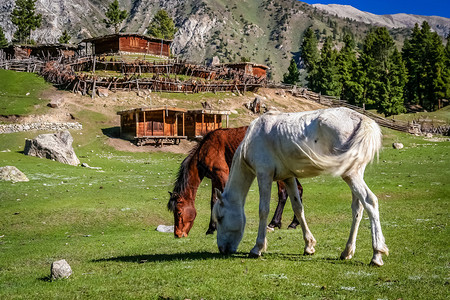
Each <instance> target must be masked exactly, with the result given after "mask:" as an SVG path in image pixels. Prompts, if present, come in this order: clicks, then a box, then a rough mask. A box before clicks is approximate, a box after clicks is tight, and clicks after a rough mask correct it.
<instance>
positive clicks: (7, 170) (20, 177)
mask: <svg viewBox="0 0 450 300" xmlns="http://www.w3.org/2000/svg"><path fill="white" fill-rule="evenodd" d="M0 180H3V181H12V182H13V183H16V182H20V181H30V180H29V179H28V177H27V176H26V175H25V174H24V173H22V172H21V171H20V170H19V169H17V168H16V167H14V166H5V167H0Z"/></svg>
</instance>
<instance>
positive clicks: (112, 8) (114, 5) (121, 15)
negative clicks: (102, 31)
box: [103, 0, 128, 33]
mask: <svg viewBox="0 0 450 300" xmlns="http://www.w3.org/2000/svg"><path fill="white" fill-rule="evenodd" d="M105 15H106V17H107V19H103V23H105V24H106V27H107V28H109V27H114V33H119V31H120V24H121V23H122V22H123V20H125V19H126V18H127V17H128V12H127V11H126V10H120V8H119V2H118V1H117V0H114V1H113V2H111V3H110V4H109V6H108V10H107V11H106V14H105Z"/></svg>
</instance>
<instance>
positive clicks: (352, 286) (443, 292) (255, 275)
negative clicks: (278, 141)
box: [0, 98, 450, 299]
mask: <svg viewBox="0 0 450 300" xmlns="http://www.w3.org/2000/svg"><path fill="white" fill-rule="evenodd" d="M1 99H3V98H1ZM2 102H3V101H2ZM89 120H91V123H86V122H89ZM102 120H103V119H102V116H101V115H95V116H86V118H84V119H83V121H84V122H85V123H84V124H83V128H84V129H83V131H82V132H81V133H82V134H80V132H79V131H73V132H72V135H73V137H74V143H73V145H74V148H75V151H76V153H77V155H78V157H79V158H80V160H81V162H86V163H88V164H89V165H90V166H94V167H101V168H102V169H101V170H93V169H87V168H82V167H74V166H69V165H64V164H60V163H57V162H53V161H50V160H45V159H39V158H34V157H28V156H25V155H23V154H22V153H21V151H22V150H23V147H24V139H25V138H33V137H35V136H36V135H37V134H38V133H37V132H27V133H14V134H1V135H0V166H5V165H14V166H16V167H17V168H19V169H20V170H21V171H23V172H24V173H25V174H26V175H27V176H28V177H29V179H30V181H29V182H22V183H15V184H13V183H10V182H0V299H46V298H51V299H53V298H61V299H72V298H89V299H91V298H93V299H96V298H102V299H103V298H114V299H133V298H139V299H186V298H189V299H304V298H306V299H308V298H309V299H344V298H349V299H400V298H401V299H448V295H449V287H450V285H449V281H450V272H449V270H450V269H449V268H450V252H449V249H450V232H449V228H448V221H449V216H450V215H449V212H450V210H449V208H450V207H449V203H450V196H449V195H450V189H449V178H450V161H449V158H448V157H449V153H450V142H449V141H446V140H443V141H440V142H430V141H427V140H424V138H423V137H415V136H411V135H407V134H403V133H398V132H394V131H391V130H383V132H384V149H383V151H382V152H381V154H380V158H379V161H378V162H374V163H373V164H372V165H370V166H368V168H367V171H366V176H365V177H366V181H367V183H368V185H369V186H370V187H371V189H372V190H373V192H374V193H375V194H376V195H377V196H378V198H379V202H380V214H381V225H382V229H383V233H384V235H385V237H386V243H387V245H388V247H389V250H390V255H389V256H388V257H385V258H384V262H385V265H384V266H383V267H380V268H377V267H370V266H369V262H370V259H371V257H372V247H371V239H370V228H369V221H368V219H367V214H365V215H364V217H363V220H362V222H361V226H360V230H359V235H358V240H357V250H356V255H355V257H354V258H353V259H352V260H349V261H341V260H339V259H338V257H339V255H340V253H341V251H342V250H343V247H344V245H345V242H346V240H347V238H348V234H349V230H350V224H351V208H350V204H351V195H350V190H349V189H348V187H347V185H346V184H345V183H344V182H343V181H342V180H341V179H339V178H333V177H330V176H320V177H316V178H310V179H304V180H302V184H303V186H304V203H305V210H306V211H305V212H306V218H307V221H308V223H309V226H310V229H311V231H312V232H313V234H314V235H315V238H316V239H317V242H318V244H317V246H316V254H315V255H314V256H303V255H302V253H303V246H304V243H303V240H302V237H301V230H300V229H297V230H287V229H285V227H286V226H287V225H288V224H289V221H290V220H291V218H292V216H293V213H292V210H291V208H290V207H288V206H289V205H287V208H286V211H285V214H284V219H283V220H284V228H283V229H281V230H276V231H275V232H272V233H269V234H268V241H269V247H268V252H267V253H265V254H264V255H263V256H262V257H261V258H259V259H250V258H248V257H247V253H248V252H249V251H250V249H251V248H252V247H253V245H254V243H255V239H256V232H257V225H258V216H257V211H258V192H257V185H256V183H255V184H254V185H253V186H252V188H251V190H250V192H249V195H248V199H247V204H246V215H247V225H246V231H245V234H244V238H243V240H242V242H241V244H240V246H239V249H238V251H239V252H238V254H236V255H232V256H229V257H224V256H222V255H220V254H219V253H218V250H217V245H216V240H215V235H214V236H206V235H205V232H206V229H207V226H208V223H209V197H210V190H211V183H210V181H209V180H204V181H203V183H202V185H201V187H200V189H199V191H198V195H197V203H196V206H197V210H198V215H197V219H196V222H195V224H194V227H193V228H192V230H191V233H190V235H189V237H188V238H183V239H175V238H174V237H173V235H172V234H168V233H160V232H157V231H155V228H156V226H157V225H159V224H166V225H171V224H172V222H173V216H172V215H171V214H170V213H169V212H168V211H167V209H166V204H167V201H168V193H167V192H168V191H171V190H172V185H173V182H174V180H175V177H176V173H177V170H178V167H179V165H180V163H181V161H182V160H183V158H184V155H180V154H171V153H162V152H156V153H129V152H120V151H116V150H114V149H113V148H111V147H109V146H107V145H106V144H105V142H106V139H107V137H105V136H104V135H102V134H101V129H102V127H101V126H102V125H101V124H102ZM397 141H399V142H402V143H403V144H404V145H405V148H404V149H402V150H394V149H393V148H392V147H391V144H392V143H393V142H397ZM78 145H79V146H78ZM7 150H9V151H8V152H4V151H7ZM272 198H273V201H272V203H271V205H272V212H273V210H274V208H275V206H276V201H275V200H276V194H275V191H273V197H272ZM59 259H66V260H67V261H68V263H69V264H70V265H71V267H72V270H73V275H72V276H71V277H70V278H68V279H65V280H58V281H50V280H49V275H50V265H51V263H52V262H53V261H55V260H59Z"/></svg>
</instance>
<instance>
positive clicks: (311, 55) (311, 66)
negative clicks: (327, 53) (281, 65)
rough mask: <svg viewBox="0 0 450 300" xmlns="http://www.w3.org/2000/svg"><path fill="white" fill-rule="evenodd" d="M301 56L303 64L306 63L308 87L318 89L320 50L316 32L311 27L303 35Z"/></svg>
mask: <svg viewBox="0 0 450 300" xmlns="http://www.w3.org/2000/svg"><path fill="white" fill-rule="evenodd" d="M301 58H302V61H303V64H304V65H305V68H306V72H307V73H308V75H307V78H306V79H307V81H308V87H309V88H310V89H312V90H316V87H317V84H316V82H315V80H316V72H317V63H318V61H319V50H318V49H317V38H316V34H315V33H314V31H313V30H312V28H311V27H309V28H308V29H306V31H305V33H304V35H303V42H302V45H301Z"/></svg>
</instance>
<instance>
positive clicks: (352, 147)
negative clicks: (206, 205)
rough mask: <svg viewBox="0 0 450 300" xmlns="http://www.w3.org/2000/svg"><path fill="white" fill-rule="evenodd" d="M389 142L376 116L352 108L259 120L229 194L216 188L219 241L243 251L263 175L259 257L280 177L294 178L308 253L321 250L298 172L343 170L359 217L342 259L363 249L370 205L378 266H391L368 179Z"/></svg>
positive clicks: (236, 162)
mask: <svg viewBox="0 0 450 300" xmlns="http://www.w3.org/2000/svg"><path fill="white" fill-rule="evenodd" d="M380 147H381V130H380V127H379V126H378V125H377V124H376V123H375V122H374V121H373V120H371V119H369V118H368V117H366V116H364V115H361V114H359V113H357V112H355V111H353V110H350V109H347V108H330V109H321V110H316V111H310V112H302V113H287V114H279V113H267V114H265V115H263V116H261V117H260V118H258V119H256V120H254V121H253V122H252V123H251V124H250V127H249V128H248V130H247V133H246V135H245V138H244V140H243V141H242V143H241V145H240V146H239V148H238V149H237V151H236V153H235V155H234V158H233V163H232V166H231V171H230V175H229V178H228V182H227V184H226V186H225V189H224V191H223V194H221V193H220V191H218V190H216V194H217V198H218V199H217V200H218V201H217V202H216V204H215V205H214V208H213V218H214V220H215V221H216V223H217V245H218V247H219V251H220V252H221V253H224V254H228V253H235V252H236V250H237V247H238V245H239V243H240V241H241V239H242V236H243V233H244V227H245V213H244V204H245V198H246V197H247V193H248V190H249V188H250V185H251V184H252V182H253V180H254V178H255V176H256V177H257V180H258V186H259V197H260V202H259V228H258V237H257V239H256V245H255V246H254V247H253V249H252V250H251V252H250V255H251V256H260V255H261V251H265V250H266V247H267V239H266V226H267V216H268V214H269V202H270V196H271V187H272V181H275V180H283V181H284V182H285V183H286V186H287V191H288V195H289V198H290V199H291V204H292V208H293V210H294V212H295V215H296V216H297V218H298V219H299V220H300V224H301V227H302V231H303V238H304V240H305V249H304V253H305V254H314V252H315V249H314V246H315V244H316V240H315V239H314V236H313V235H312V233H311V231H310V230H309V228H308V225H307V224H306V220H305V215H304V212H303V205H302V202H301V200H300V196H299V193H298V189H297V186H296V184H295V180H294V178H295V177H297V178H304V177H313V176H317V175H320V174H323V173H330V174H333V175H335V176H341V177H342V179H343V180H344V181H345V182H346V183H347V184H348V186H349V187H350V189H351V191H352V205H351V207H352V211H353V222H352V227H351V230H350V237H349V239H348V241H347V244H346V247H345V249H344V251H343V252H342V254H341V259H350V258H351V257H352V256H353V255H354V253H355V248H356V247H355V242H356V235H357V232H358V227H359V223H360V221H361V218H362V213H363V208H364V209H365V210H366V211H367V213H368V215H369V218H370V224H371V232H372V246H373V257H372V262H371V263H372V264H374V265H378V266H381V265H383V260H382V254H386V255H388V254H389V250H388V248H387V246H386V244H385V241H384V236H383V233H382V232H381V225H380V216H379V212H378V199H377V197H376V196H375V195H374V194H373V193H372V191H371V190H370V189H369V188H368V186H367V185H366V183H365V182H364V179H363V176H364V170H365V167H366V165H367V164H368V163H369V162H370V161H372V160H373V158H374V156H375V154H377V155H378V151H379V149H380Z"/></svg>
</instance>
